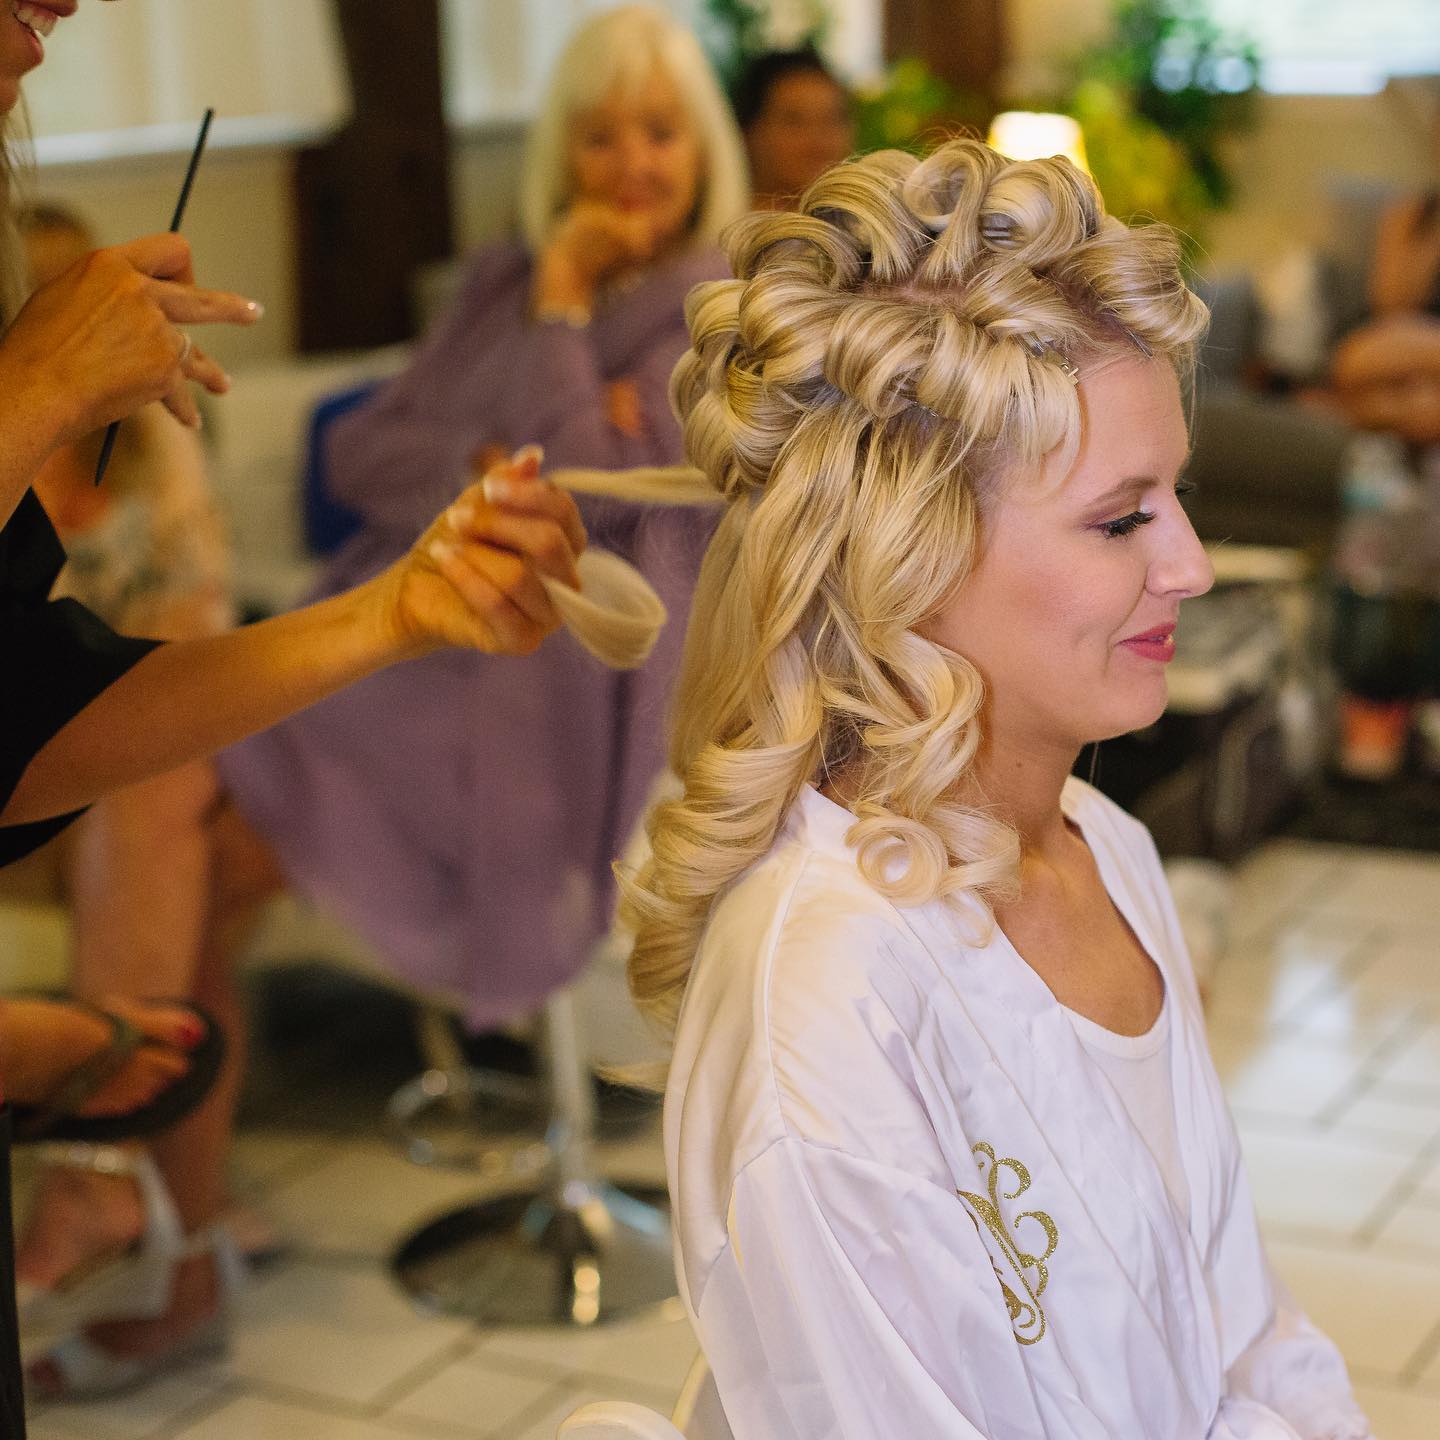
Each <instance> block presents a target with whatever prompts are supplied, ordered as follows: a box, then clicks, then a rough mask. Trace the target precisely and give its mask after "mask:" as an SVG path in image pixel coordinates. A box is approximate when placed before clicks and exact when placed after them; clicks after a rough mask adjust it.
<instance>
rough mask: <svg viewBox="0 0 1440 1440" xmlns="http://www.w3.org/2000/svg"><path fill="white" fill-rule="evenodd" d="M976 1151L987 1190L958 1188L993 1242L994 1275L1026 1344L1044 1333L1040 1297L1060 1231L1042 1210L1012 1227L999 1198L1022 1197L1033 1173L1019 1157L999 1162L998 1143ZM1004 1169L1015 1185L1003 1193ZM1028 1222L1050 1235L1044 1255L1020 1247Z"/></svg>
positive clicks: (1017, 1335)
mask: <svg viewBox="0 0 1440 1440" xmlns="http://www.w3.org/2000/svg"><path fill="white" fill-rule="evenodd" d="M971 1154H973V1155H974V1156H975V1163H976V1164H977V1165H978V1166H979V1167H980V1174H981V1176H982V1177H983V1178H984V1180H985V1186H986V1190H987V1192H988V1193H987V1194H986V1195H976V1194H973V1193H972V1192H970V1191H969V1190H958V1191H956V1194H958V1195H959V1196H960V1198H961V1199H962V1200H963V1201H964V1202H965V1203H966V1205H967V1206H968V1207H969V1209H970V1212H971V1218H972V1219H973V1220H974V1221H975V1225H976V1228H977V1229H978V1230H979V1231H980V1235H981V1238H982V1239H984V1238H985V1236H986V1235H988V1236H989V1237H990V1239H991V1240H992V1241H993V1242H994V1243H993V1245H990V1246H987V1247H986V1248H987V1249H989V1251H990V1264H991V1265H992V1266H993V1267H994V1270H995V1278H996V1279H997V1280H999V1282H1000V1289H1001V1292H1002V1293H1003V1294H1004V1296H1005V1308H1006V1309H1007V1310H1008V1311H1009V1312H1010V1328H1011V1329H1012V1330H1013V1331H1014V1332H1015V1338H1016V1339H1017V1340H1018V1341H1019V1342H1020V1343H1021V1344H1022V1345H1033V1344H1035V1342H1036V1341H1037V1340H1039V1339H1040V1338H1041V1336H1043V1335H1044V1334H1045V1312H1044V1310H1042V1309H1041V1308H1040V1297H1041V1296H1042V1295H1043V1294H1044V1293H1045V1286H1046V1285H1047V1284H1048V1283H1049V1280H1050V1272H1049V1270H1048V1269H1046V1264H1045V1262H1046V1261H1047V1260H1049V1258H1050V1257H1051V1256H1052V1255H1053V1254H1054V1253H1055V1247H1056V1246H1057V1245H1058V1244H1059V1243H1060V1232H1059V1231H1058V1230H1057V1229H1056V1228H1055V1222H1054V1221H1053V1220H1052V1219H1051V1218H1050V1217H1049V1216H1048V1215H1047V1214H1046V1213H1045V1212H1044V1211H1043V1210H1023V1211H1021V1213H1020V1214H1019V1215H1017V1216H1016V1217H1015V1219H1014V1221H1013V1223H1011V1224H1009V1225H1007V1224H1006V1223H1005V1217H1004V1216H1003V1215H1002V1214H1001V1213H1000V1202H1001V1200H1018V1199H1019V1198H1020V1196H1022V1195H1023V1194H1024V1193H1025V1192H1026V1191H1027V1190H1028V1189H1029V1188H1030V1172H1029V1171H1028V1170H1027V1169H1026V1168H1025V1167H1024V1166H1023V1165H1022V1164H1021V1163H1020V1162H1019V1161H1018V1160H997V1159H996V1158H995V1151H994V1149H993V1147H991V1146H989V1145H986V1144H984V1143H983V1142H982V1143H981V1144H979V1145H974V1146H972V1147H971ZM1003 1170H1008V1171H1010V1173H1011V1174H1012V1175H1013V1176H1014V1177H1015V1188H1014V1189H1013V1190H1008V1191H1005V1192H1003V1193H1002V1191H1001V1189H1000V1174H1001V1171H1003ZM1027 1221H1033V1222H1034V1224H1035V1225H1038V1226H1039V1227H1040V1230H1041V1231H1042V1232H1043V1233H1044V1235H1045V1249H1044V1251H1043V1253H1041V1254H1039V1255H1032V1254H1031V1253H1030V1252H1029V1251H1028V1250H1026V1249H1024V1248H1023V1247H1022V1245H1021V1241H1020V1236H1021V1227H1022V1226H1023V1225H1024V1224H1025V1223H1026V1222H1027ZM1032 1233H1033V1231H1032ZM997 1250H998V1251H999V1255H998V1257H997V1255H996V1253H995V1252H996V1251H997Z"/></svg>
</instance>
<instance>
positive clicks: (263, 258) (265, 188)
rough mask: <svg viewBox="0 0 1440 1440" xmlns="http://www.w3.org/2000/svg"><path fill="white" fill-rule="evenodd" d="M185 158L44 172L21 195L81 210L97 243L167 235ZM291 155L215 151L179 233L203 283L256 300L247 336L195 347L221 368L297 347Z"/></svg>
mask: <svg viewBox="0 0 1440 1440" xmlns="http://www.w3.org/2000/svg"><path fill="white" fill-rule="evenodd" d="M186 159H187V157H186V156H184V155H175V156H167V157H158V156H150V157H145V158H144V159H133V160H105V161H101V162H95V163H91V164H84V165H52V166H46V167H45V168H43V169H41V170H40V171H39V172H38V173H37V174H36V175H35V177H34V181H33V184H32V185H30V186H28V187H27V188H28V189H29V190H30V191H31V193H33V194H34V195H35V196H37V197H38V198H43V199H46V200H56V201H59V202H61V203H63V204H66V205H69V206H71V207H72V208H74V209H75V210H77V211H79V212H80V214H82V215H83V216H84V217H85V218H86V219H87V220H88V221H89V222H90V223H91V224H92V225H93V226H94V227H95V230H96V233H97V234H98V236H99V238H100V242H101V243H102V244H116V243H119V242H120V241H123V240H129V239H132V238H133V237H135V236H137V235H145V234H150V233H152V232H154V231H158V230H164V229H165V228H166V226H168V225H169V223H170V216H171V213H172V212H173V210H174V208H175V197H176V195H177V193H178V192H179V189H180V182H181V181H182V180H183V179H184V175H185V164H186ZM293 231H294V225H293V216H292V207H291V199H290V157H289V155H288V154H287V153H286V152H285V151H283V150H274V149H267V150H253V151H235V150H223V149H214V150H211V151H210V153H209V154H207V155H206V157H205V163H204V166H203V167H202V169H201V171H200V176H199V178H198V180H197V181H196V185H195V189H194V191H193V192H192V194H191V197H190V206H189V209H188V210H187V211H186V215H185V234H186V236H187V237H188V239H189V240H190V243H191V245H192V246H193V247H194V252H195V261H196V271H197V273H198V275H199V278H200V280H201V282H202V283H203V284H206V285H213V286H215V287H217V288H223V289H229V290H238V291H240V292H241V293H243V294H245V295H248V296H250V297H251V298H252V299H255V300H259V301H261V302H262V303H263V304H264V306H265V319H264V320H263V321H261V322H260V324H259V325H257V326H255V327H254V328H253V329H249V330H228V329H227V330H223V331H222V330H214V331H210V332H207V333H206V334H205V335H204V336H203V337H202V338H201V339H200V343H201V344H202V345H203V346H204V347H205V348H206V349H208V350H210V351H211V353H212V354H214V355H215V356H216V358H217V359H219V360H220V362H221V363H222V364H224V365H227V366H236V365H243V364H246V363H247V362H254V361H258V360H262V359H269V358H273V357H275V356H277V355H284V354H288V353H289V352H290V351H291V350H293V348H294V343H295V297H294V263H293V261H294V254H293V251H294V246H293V240H292V236H293Z"/></svg>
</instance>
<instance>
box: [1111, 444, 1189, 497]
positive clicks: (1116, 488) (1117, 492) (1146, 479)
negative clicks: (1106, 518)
mask: <svg viewBox="0 0 1440 1440" xmlns="http://www.w3.org/2000/svg"><path fill="white" fill-rule="evenodd" d="M1193 453H1194V452H1193V451H1191V450H1187V451H1186V452H1185V457H1184V459H1182V460H1181V462H1180V464H1179V466H1178V468H1177V469H1176V472H1175V473H1176V475H1177V476H1178V475H1183V474H1184V473H1185V467H1186V466H1187V465H1188V464H1189V463H1190V456H1191V455H1192V454H1193ZM1160 483H1161V480H1160V477H1159V476H1158V475H1127V476H1126V477H1125V478H1124V479H1123V480H1118V481H1116V483H1115V484H1114V485H1112V486H1111V487H1110V488H1109V489H1108V490H1106V491H1105V492H1104V494H1102V495H1097V496H1095V498H1094V499H1093V500H1090V501H1089V502H1087V503H1088V504H1090V505H1097V506H1099V505H1112V504H1114V503H1115V501H1117V500H1123V499H1125V498H1127V497H1128V496H1132V495H1138V494H1139V493H1140V492H1141V491H1144V490H1149V489H1150V488H1151V487H1152V486H1155V485H1159V484H1160Z"/></svg>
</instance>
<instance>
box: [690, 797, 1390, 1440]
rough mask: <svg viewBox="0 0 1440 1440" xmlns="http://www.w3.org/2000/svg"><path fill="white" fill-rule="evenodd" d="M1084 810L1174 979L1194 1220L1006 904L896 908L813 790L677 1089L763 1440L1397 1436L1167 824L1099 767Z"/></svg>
mask: <svg viewBox="0 0 1440 1440" xmlns="http://www.w3.org/2000/svg"><path fill="white" fill-rule="evenodd" d="M1063 805H1064V809H1065V811H1066V813H1067V814H1068V815H1069V816H1070V817H1071V818H1072V819H1073V820H1074V821H1075V822H1076V823H1077V824H1078V825H1079V827H1080V828H1081V830H1082V831H1083V832H1084V834H1085V837H1086V839H1087V841H1088V843H1089V845H1090V848H1091V850H1092V851H1093V852H1094V855H1095V858H1096V861H1097V862H1098V865H1099V869H1100V874H1101V876H1102V877H1103V879H1104V883H1105V886H1106V889H1107V890H1108V891H1109V893H1110V895H1111V897H1112V899H1113V900H1114V902H1115V904H1116V905H1117V906H1118V907H1119V909H1120V911H1121V912H1122V914H1123V915H1124V916H1125V918H1126V919H1127V920H1128V921H1129V923H1130V925H1131V926H1132V927H1133V929H1134V931H1135V934H1136V935H1137V936H1138V937H1139V939H1140V941H1141V942H1142V944H1143V945H1144V946H1145V948H1146V950H1147V951H1148V952H1149V953H1150V955H1151V956H1152V957H1153V958H1154V960H1155V961H1156V963H1157V964H1158V965H1159V967H1160V969H1161V971H1162V972H1163V975H1164V979H1165V983H1166V984H1167V985H1168V986H1169V987H1170V994H1171V999H1172V1007H1173V1014H1174V1023H1173V1026H1172V1039H1171V1056H1172V1070H1173V1080H1174V1091H1175V1102H1176V1122H1177V1127H1178V1134H1179V1139H1180V1146H1181V1151H1182V1155H1183V1158H1184V1167H1185V1178H1186V1180H1187V1182H1188V1187H1189V1219H1188V1222H1187V1220H1186V1219H1185V1218H1184V1217H1183V1216H1182V1215H1181V1213H1180V1212H1179V1211H1178V1210H1177V1207H1176V1206H1175V1204H1174V1203H1173V1202H1172V1200H1171V1199H1170V1196H1169V1195H1168V1193H1167V1191H1166V1188H1165V1185H1164V1183H1163V1180H1162V1178H1161V1173H1160V1169H1159V1166H1158V1164H1157V1162H1156V1160H1155V1158H1154V1157H1153V1156H1152V1154H1151V1153H1150V1151H1149V1150H1148V1149H1147V1148H1146V1146H1145V1144H1144V1142H1143V1140H1142V1139H1141V1137H1140V1136H1139V1134H1138V1133H1137V1132H1136V1130H1135V1128H1134V1126H1133V1124H1132V1123H1131V1121H1130V1119H1129V1116H1128V1115H1127V1113H1126V1111H1125V1109H1124V1107H1123V1105H1122V1104H1121V1103H1120V1100H1119V1099H1118V1097H1117V1096H1116V1094H1115V1093H1114V1091H1113V1090H1112V1089H1111V1087H1110V1084H1109V1082H1108V1080H1106V1078H1105V1077H1104V1075H1103V1074H1102V1072H1101V1071H1100V1070H1099V1068H1098V1067H1097V1066H1096V1064H1095V1063H1094V1062H1093V1061H1092V1060H1091V1059H1090V1057H1089V1056H1088V1055H1087V1054H1086V1052H1085V1050H1084V1048H1083V1046H1082V1045H1081V1043H1080V1040H1079V1039H1078V1037H1077V1035H1076V1033H1075V1030H1074V1028H1073V1027H1072V1025H1071V1024H1070V1021H1069V1020H1068V1019H1067V1018H1066V1016H1065V1014H1064V1012H1063V1011H1062V1009H1061V1007H1060V1005H1059V1004H1058V1003H1057V1002H1056V1000H1055V998H1054V996H1053V995H1052V994H1051V992H1050V990H1049V988H1048V987H1047V986H1046V985H1045V983H1044V982H1043V981H1042V980H1041V979H1040V977H1039V976H1038V975H1037V974H1036V973H1035V972H1034V971H1033V970H1032V969H1030V967H1029V966H1028V965H1026V964H1025V962H1024V961H1023V960H1022V959H1021V958H1020V956H1019V955H1018V954H1017V953H1016V952H1015V950H1014V949H1013V948H1012V947H1011V946H1010V944H1009V943H1008V942H1007V940H1006V939H1005V937H1004V935H1003V933H1002V932H1000V931H999V929H998V927H997V928H996V929H995V930H994V932H993V934H992V936H991V938H990V939H989V941H988V943H986V944H984V945H979V944H977V943H975V938H976V934H977V933H978V932H976V930H975V928H974V912H973V911H972V912H971V913H970V915H969V916H968V917H967V916H965V915H963V914H959V913H957V912H956V910H955V909H953V908H948V907H946V906H943V905H941V904H931V905H927V906H922V907H913V908H907V909H900V908H897V907H896V906H894V905H892V904H891V903H890V902H889V901H887V900H886V899H884V898H883V897H882V896H880V895H879V894H877V893H876V892H875V891H874V890H873V889H872V888H871V887H870V886H869V885H867V884H866V883H865V881H864V880H863V878H862V877H861V876H860V874H859V872H858V870H857V869H856V867H855V864H854V858H853V852H852V851H851V850H849V848H848V847H847V846H846V844H845V834H846V832H847V830H848V829H849V827H850V825H851V824H852V823H853V817H852V816H850V814H849V813H848V812H847V811H845V810H842V809H840V808H839V807H838V806H836V805H834V804H832V803H831V802H830V801H828V800H826V799H825V798H824V797H822V796H821V795H820V794H819V793H818V792H816V791H815V790H813V789H809V788H807V789H806V790H805V791H804V792H802V794H801V797H800V799H799V801H798V802H797V803H796V805H795V807H794V809H793V811H792V813H791V815H790V817H789V819H788V821H787V823H786V826H785V828H784V830H783V832H782V834H781V836H780V837H779V839H778V840H777V842H776V844H775V845H774V847H773V848H772V849H771V851H770V852H769V853H768V854H767V855H766V856H765V857H764V858H763V859H762V860H761V861H759V862H758V863H757V864H756V865H754V866H752V867H751V868H750V869H749V870H748V871H746V872H745V874H744V875H743V876H742V877H741V878H740V879H739V880H738V881H737V882H736V883H735V884H734V885H733V886H732V887H731V888H730V889H729V890H728V891H727V892H725V893H724V894H723V895H722V896H721V897H720V898H719V899H718V900H717V902H716V905H715V908H714V910H713V912H712V916H711V920H710V923H709V925H708V927H707V929H706V931H705V935H704V938H703V940H702V943H701V946H700V950H699V953H698V956H697V960H696V964H695V968H694V972H693V974H692V976H691V979H690V983H689V987H688V990H687V993H686V997H685V1003H684V1007H683V1012H682V1015H681V1018H680V1024H679V1028H678V1033H677V1039H676V1046H675V1054H674V1061H673V1066H672V1070H671V1078H670V1083H669V1089H668V1091H667V1096H666V1104H665V1148H666V1158H667V1161H668V1167H669V1176H670V1190H671V1197H672V1200H673V1204H674V1216H675V1235H676V1242H675V1243H676V1258H677V1269H678V1272H679V1276H680V1283H681V1291H682V1294H683V1296H684V1298H685V1302H686V1304H687V1306H688V1308H689V1310H690V1314H691V1318H692V1321H693V1322H694V1324H695V1327H696V1331H697V1334H698V1335H699V1338H700V1341H701V1345H702V1347H703V1349H704V1351H705V1354H706V1356H707V1357H708V1359H709V1361H710V1364H711V1366H712V1368H713V1371H714V1375H715V1380H716V1384H717V1386H718V1389H719V1393H720V1398H721V1400H722V1402H723V1404H724V1407H725V1411H726V1414H727V1416H728V1418H729V1421H730V1424H731V1427H732V1429H733V1431H734V1435H735V1437H736V1440H976V1437H985V1440H1041V1437H1045V1440H1296V1437H1299V1440H1366V1437H1369V1436H1370V1429H1369V1426H1368V1424H1367V1423H1366V1421H1365V1419H1364V1417H1363V1415H1362V1414H1361V1412H1360V1410H1359V1409H1358V1407H1357V1405H1356V1403H1355V1400H1354V1398H1353V1396H1352V1393H1351V1389H1350V1383H1349V1380H1348V1378H1347V1376H1346V1372H1345V1366H1344V1363H1343V1362H1342V1360H1341V1358H1340V1355H1339V1353H1338V1352H1337V1351H1336V1349H1335V1347H1334V1346H1333V1344H1331V1342H1330V1341H1329V1340H1328V1339H1326V1338H1325V1337H1324V1336H1323V1335H1321V1334H1320V1333H1319V1332H1318V1331H1317V1330H1316V1329H1315V1328H1314V1327H1313V1326H1312V1325H1311V1324H1310V1322H1309V1321H1308V1320H1307V1319H1306V1317H1305V1316H1304V1314H1303V1313H1302V1312H1301V1311H1300V1310H1299V1308H1298V1307H1297V1306H1296V1305H1295V1303H1294V1302H1293V1300H1290V1299H1289V1297H1288V1296H1286V1295H1284V1294H1283V1292H1282V1291H1281V1290H1280V1288H1279V1286H1278V1285H1277V1282H1276V1281H1275V1279H1274V1277H1273V1276H1272V1273H1271V1271H1270V1268H1269V1264H1268V1261H1267V1259H1266V1255H1265V1250H1264V1247H1263V1245H1262V1243H1261V1239H1260V1235H1259V1232H1258V1229H1257V1226H1256V1220H1255V1213H1254V1207H1253V1204H1252V1201H1251V1197H1250V1190H1249V1185H1248V1183H1247V1180H1246V1176H1245V1170H1244V1165H1243V1163H1242V1161H1241V1158H1240V1148H1239V1145H1238V1142H1237V1139H1236V1135H1235V1129H1234V1126H1233V1124H1232V1122H1231V1120H1230V1116H1229V1112H1228V1111H1227V1109H1226V1106H1225V1101H1224V1098H1223V1096H1222V1094H1221V1089H1220V1084H1219V1081H1218V1079H1217V1077H1216V1074H1215V1070H1214V1066H1213V1065H1212V1063H1211V1060H1210V1057H1209V1051H1208V1048H1207V1046H1206V1041H1205V1033H1204V1028H1203V1022H1202V1018H1201V1013H1200V1005H1199V999H1198V995H1197V993H1196V989H1195V985H1194V981H1193V978H1192V976H1191V974H1190V971H1189V965H1188V961H1187V958H1186V955H1185V951H1184V945H1183V941H1182V939H1181V936H1180V930H1179V925H1178V923H1177V920H1176V917H1175V911H1174V906H1173V905H1172V903H1171V899H1170V895H1169V892H1168V890H1167V888H1166V886H1165V881H1164V876H1163V873H1162V871H1161V867H1160V862H1159V859H1158V857H1157V856H1156V853H1155V849H1154V845H1153V844H1152V842H1151V840H1150V837H1149V834H1148V833H1147V832H1146V831H1145V829H1144V828H1143V827H1142V826H1141V825H1140V824H1139V823H1138V822H1136V821H1135V820H1133V819H1132V818H1130V817H1129V816H1128V815H1126V814H1125V813H1124V812H1123V811H1121V810H1120V809H1119V808H1118V807H1116V806H1115V805H1114V804H1112V803H1111V802H1110V801H1109V800H1107V799H1105V798H1104V797H1103V796H1101V795H1100V794H1099V793H1098V792H1097V791H1095V790H1093V789H1091V788H1090V787H1089V786H1087V785H1084V784H1083V783H1081V782H1079V781H1071V782H1070V783H1069V784H1068V785H1067V786H1066V789H1065V793H1064V798H1063ZM967 932H968V933H967Z"/></svg>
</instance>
